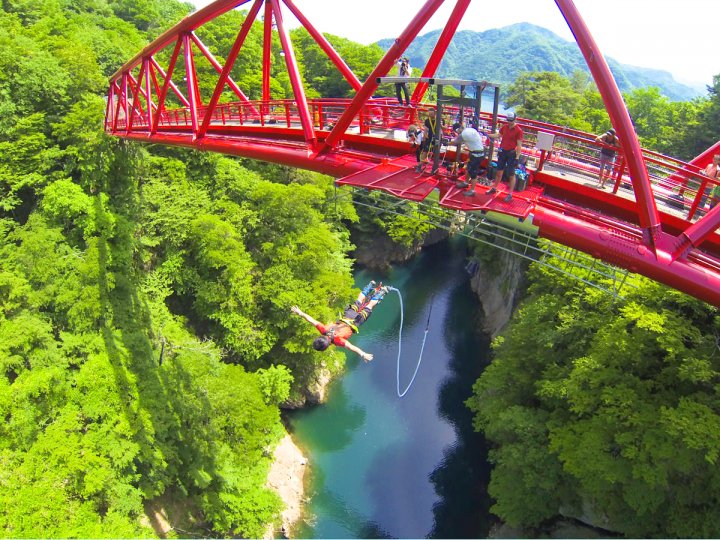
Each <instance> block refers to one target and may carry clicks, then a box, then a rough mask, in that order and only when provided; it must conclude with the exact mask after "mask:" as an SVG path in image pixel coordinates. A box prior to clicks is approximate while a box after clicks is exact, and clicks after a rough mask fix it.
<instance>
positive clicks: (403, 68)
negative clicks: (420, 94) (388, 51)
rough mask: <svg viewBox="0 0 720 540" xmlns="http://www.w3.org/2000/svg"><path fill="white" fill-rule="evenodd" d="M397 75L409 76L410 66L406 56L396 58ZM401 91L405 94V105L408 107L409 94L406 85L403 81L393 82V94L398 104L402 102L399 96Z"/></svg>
mask: <svg viewBox="0 0 720 540" xmlns="http://www.w3.org/2000/svg"><path fill="white" fill-rule="evenodd" d="M397 65H398V77H405V78H409V77H410V75H411V74H412V68H411V67H410V60H408V58H407V57H406V56H404V57H402V58H400V59H399V60H398V63H397ZM401 91H402V93H403V94H405V105H407V106H408V107H409V106H410V95H409V94H408V87H407V84H406V83H405V82H399V83H395V95H396V96H397V100H398V102H399V103H400V105H402V104H403V100H402V97H400V92H401Z"/></svg>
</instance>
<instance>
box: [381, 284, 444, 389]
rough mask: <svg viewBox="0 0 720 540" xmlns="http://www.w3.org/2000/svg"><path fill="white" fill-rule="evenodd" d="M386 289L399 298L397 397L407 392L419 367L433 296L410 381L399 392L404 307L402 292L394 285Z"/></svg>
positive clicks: (428, 327)
mask: <svg viewBox="0 0 720 540" xmlns="http://www.w3.org/2000/svg"><path fill="white" fill-rule="evenodd" d="M387 289H388V291H394V292H396V293H397V295H398V298H400V331H399V332H398V355H397V372H396V373H397V377H396V381H397V384H396V388H397V395H398V397H403V396H405V394H407V393H408V390H410V387H411V386H412V385H413V383H414V382H415V376H416V375H417V374H418V370H419V369H420V363H421V362H422V356H423V351H424V350H425V340H426V339H427V335H428V332H429V331H430V315H432V306H433V298H434V297H433V298H431V299H430V311H429V312H428V318H427V323H426V324H425V335H424V336H423V340H422V346H421V347H420V356H419V357H418V361H417V365H416V366H415V372H414V373H413V376H412V378H411V379H410V382H409V383H408V385H407V387H406V388H405V390H403V391H402V392H400V356H401V355H402V329H403V322H404V319H405V309H404V307H403V299H402V294H400V291H399V290H398V289H396V288H395V287H388V288H387Z"/></svg>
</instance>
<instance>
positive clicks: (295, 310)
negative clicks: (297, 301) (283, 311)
mask: <svg viewBox="0 0 720 540" xmlns="http://www.w3.org/2000/svg"><path fill="white" fill-rule="evenodd" d="M290 311H292V312H293V313H294V314H295V315H300V316H301V317H302V318H303V319H305V320H306V321H307V322H309V323H310V324H312V325H313V326H317V325H318V324H320V321H316V320H315V319H313V318H312V317H311V316H310V315H308V314H307V313H305V312H303V311H302V310H301V309H300V308H299V307H297V306H293V307H291V308H290Z"/></svg>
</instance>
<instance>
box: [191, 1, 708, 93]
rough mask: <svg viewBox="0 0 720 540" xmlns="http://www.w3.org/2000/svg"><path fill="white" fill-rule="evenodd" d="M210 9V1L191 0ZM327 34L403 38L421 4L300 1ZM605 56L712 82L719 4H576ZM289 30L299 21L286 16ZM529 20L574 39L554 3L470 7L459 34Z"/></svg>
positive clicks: (439, 21) (435, 23)
mask: <svg viewBox="0 0 720 540" xmlns="http://www.w3.org/2000/svg"><path fill="white" fill-rule="evenodd" d="M192 2H193V3H194V4H195V5H196V6H197V7H198V8H201V7H204V6H205V5H208V4H209V3H210V0H192ZM294 2H295V5H296V6H297V7H298V8H299V9H300V10H301V11H302V12H303V13H304V14H305V16H306V17H307V18H308V19H309V20H310V21H311V22H312V24H313V25H314V26H315V27H316V28H318V30H320V31H321V32H329V33H332V34H336V35H339V36H342V37H346V38H348V39H352V40H353V41H357V42H359V43H364V44H368V43H373V42H375V41H378V40H379V39H382V38H394V37H397V36H398V35H399V34H400V32H402V30H403V29H404V28H405V27H406V26H407V24H408V23H409V22H410V20H411V19H412V18H413V17H414V16H415V14H416V13H417V11H418V10H419V8H420V6H421V5H422V2H420V1H418V0H394V1H392V0H390V1H388V0H363V2H362V3H360V2H356V1H353V0H332V1H328V0H294ZM454 5H455V2H453V1H452V0H447V1H446V2H445V5H443V6H442V7H441V8H440V9H439V10H438V13H437V14H436V15H435V16H434V17H433V18H432V19H431V20H430V22H428V24H427V25H426V27H425V29H424V30H423V32H421V33H425V32H427V31H430V30H434V29H437V28H442V27H443V26H444V25H445V22H446V21H447V18H448V16H449V14H450V12H451V10H452V8H453V6H454ZM575 5H576V6H577V8H578V11H579V12H580V14H581V16H582V17H583V20H584V21H585V23H586V25H587V26H588V28H589V29H590V32H591V34H592V35H593V38H594V39H595V41H596V42H597V44H598V46H599V47H600V49H601V50H602V52H603V54H605V55H606V56H610V57H612V58H614V59H615V60H617V61H619V62H621V63H623V64H631V65H635V66H642V67H647V68H655V69H662V70H666V71H669V72H670V73H672V74H673V75H674V76H675V77H676V78H677V79H679V80H682V81H684V82H695V83H703V84H711V83H712V78H713V76H714V75H717V74H720V55H718V54H717V51H718V50H719V49H720V46H718V41H719V40H720V2H718V0H683V1H679V0H575ZM284 18H285V19H287V21H288V24H289V26H291V27H293V26H297V25H298V24H297V22H296V21H295V19H294V18H293V17H292V15H291V14H290V13H289V11H287V10H285V11H284ZM517 22H530V23H532V24H536V25H538V26H543V27H545V28H548V29H549V30H552V31H553V32H555V33H556V34H558V35H559V36H561V37H563V38H565V39H567V40H572V39H573V38H572V34H571V33H570V31H569V29H568V26H567V23H566V22H565V20H564V19H563V17H562V15H561V13H560V10H559V9H558V7H557V5H556V4H555V2H554V1H552V0H503V1H502V2H499V3H498V2H494V3H489V2H481V1H479V0H476V2H474V3H471V4H470V7H469V8H468V11H467V12H466V14H465V16H464V18H463V21H462V23H461V25H460V29H461V30H462V29H467V30H475V31H482V30H487V29H489V28H499V27H502V26H507V25H509V24H514V23H517Z"/></svg>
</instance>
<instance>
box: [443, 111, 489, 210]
mask: <svg viewBox="0 0 720 540" xmlns="http://www.w3.org/2000/svg"><path fill="white" fill-rule="evenodd" d="M453 130H454V131H455V134H456V135H457V136H456V137H455V139H453V141H452V142H451V143H450V144H453V145H455V147H456V148H457V152H460V148H461V146H462V145H465V146H466V147H467V149H468V151H469V152H470V155H469V157H468V163H467V178H468V180H470V183H468V182H457V183H456V184H455V186H456V187H458V188H460V189H464V188H466V187H468V186H470V189H469V190H467V191H465V192H464V193H463V195H465V196H466V197H472V196H473V195H475V183H476V182H477V177H478V174H480V163H481V162H482V158H483V157H484V156H485V145H484V144H483V141H482V137H481V136H480V133H479V132H478V130H477V129H475V128H474V127H465V124H463V123H462V122H459V123H456V124H454V125H453Z"/></svg>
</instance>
